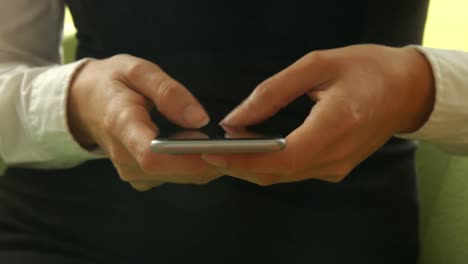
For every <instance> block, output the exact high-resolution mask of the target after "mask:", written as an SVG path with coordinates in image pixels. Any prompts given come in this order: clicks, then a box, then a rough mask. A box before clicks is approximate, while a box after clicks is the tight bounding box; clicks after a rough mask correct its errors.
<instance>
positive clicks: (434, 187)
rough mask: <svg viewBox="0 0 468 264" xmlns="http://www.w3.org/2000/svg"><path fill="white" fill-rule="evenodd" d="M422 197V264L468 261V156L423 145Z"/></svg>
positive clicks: (419, 157)
mask: <svg viewBox="0 0 468 264" xmlns="http://www.w3.org/2000/svg"><path fill="white" fill-rule="evenodd" d="M416 165H417V172H418V176H419V183H420V184H419V185H420V197H421V229H420V230H421V258H420V264H452V263H453V264H455V263H457V264H458V263H468V250H466V249H467V248H468V157H457V156H449V155H447V154H445V153H443V152H441V151H440V150H438V149H436V148H435V147H434V146H432V145H428V144H422V145H421V146H420V149H419V150H418V153H417V159H416Z"/></svg>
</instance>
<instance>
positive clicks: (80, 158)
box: [28, 59, 105, 167]
mask: <svg viewBox="0 0 468 264" xmlns="http://www.w3.org/2000/svg"><path fill="white" fill-rule="evenodd" d="M88 61H90V59H83V60H80V61H77V62H74V63H71V64H67V65H62V66H60V67H53V68H51V69H49V70H47V71H46V72H44V73H43V74H40V75H39V76H38V77H37V78H36V80H34V82H33V84H32V85H33V87H34V88H33V91H32V93H31V105H30V108H29V113H28V114H29V116H30V126H31V127H30V130H29V131H31V132H32V133H33V135H32V138H35V139H36V140H37V142H38V144H39V145H40V146H42V148H43V149H44V150H45V152H46V153H47V156H48V159H49V160H50V161H51V162H48V164H47V165H46V166H47V167H50V166H51V165H52V164H51V163H53V165H55V166H59V167H72V166H76V165H78V164H80V163H82V162H84V161H86V160H90V159H99V158H104V157H105V156H104V154H103V152H102V151H101V150H100V149H95V150H91V151H90V150H86V149H84V148H83V147H81V146H80V144H79V143H78V142H77V141H76V140H75V139H74V137H73V136H72V134H71V132H70V129H69V127H68V120H67V97H68V91H69V88H70V84H71V81H72V79H73V76H74V75H75V73H76V72H77V71H78V70H79V69H80V68H81V67H82V66H83V65H84V64H86V63H87V62H88ZM53 165H52V166H53ZM39 166H40V165H39Z"/></svg>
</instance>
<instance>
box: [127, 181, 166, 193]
mask: <svg viewBox="0 0 468 264" xmlns="http://www.w3.org/2000/svg"><path fill="white" fill-rule="evenodd" d="M129 184H130V185H131V186H132V187H133V189H135V190H137V191H140V192H146V191H149V190H151V189H153V188H155V187H158V186H160V185H162V184H163V183H162V182H157V181H154V182H130V183H129Z"/></svg>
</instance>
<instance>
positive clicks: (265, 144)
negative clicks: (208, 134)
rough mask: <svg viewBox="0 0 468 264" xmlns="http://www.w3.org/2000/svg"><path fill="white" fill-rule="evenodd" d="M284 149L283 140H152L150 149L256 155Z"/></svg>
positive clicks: (173, 151) (170, 152) (173, 152)
mask: <svg viewBox="0 0 468 264" xmlns="http://www.w3.org/2000/svg"><path fill="white" fill-rule="evenodd" d="M285 147H286V140H285V139H284V138H265V139H261V138H259V139H242V138H239V139H237V138H236V139H227V140H226V139H196V140H191V139H183V140H180V139H179V140H177V139H170V140H168V139H157V138H156V139H153V140H152V141H151V149H152V151H154V152H157V153H165V154H195V153H258V152H274V151H281V150H283V149H284V148H285Z"/></svg>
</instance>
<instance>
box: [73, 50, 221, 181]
mask: <svg viewBox="0 0 468 264" xmlns="http://www.w3.org/2000/svg"><path fill="white" fill-rule="evenodd" d="M152 105H156V107H157V109H158V111H159V112H161V113H162V114H163V115H165V116H166V117H167V118H168V119H169V120H171V121H172V122H174V123H176V124H178V125H180V126H182V127H187V128H199V127H202V126H204V125H206V124H207V123H208V122H209V117H208V115H207V114H206V112H205V110H204V109H203V107H202V106H201V105H200V103H199V102H198V101H197V100H196V99H195V98H194V97H193V95H192V94H191V93H190V92H189V91H188V90H187V89H186V88H184V87H183V86H182V85H181V84H180V83H178V82H177V81H175V80H173V79H172V78H171V77H170V76H168V75H167V74H166V73H164V72H163V71H162V70H161V69H160V68H159V67H158V66H156V65H154V64H152V63H150V62H148V61H145V60H143V59H139V58H136V57H132V56H129V55H117V56H114V57H112V58H109V59H106V60H94V61H90V62H88V63H87V64H85V65H84V66H83V67H82V68H81V69H80V70H79V72H78V73H76V75H75V77H74V79H73V81H72V84H71V86H70V91H69V97H68V109H67V115H68V123H69V127H70V130H71V133H72V134H73V136H74V137H75V138H76V139H77V141H78V142H79V143H80V144H81V145H82V146H84V147H90V146H93V145H96V144H97V145H99V146H100V147H101V148H102V149H103V150H104V152H105V153H106V154H107V155H108V157H109V158H110V159H111V160H112V162H113V164H114V166H115V168H116V169H117V171H118V173H119V175H120V177H121V178H122V180H124V181H126V182H129V183H130V184H131V185H132V186H133V187H134V188H135V189H137V190H148V189H150V188H152V187H155V186H158V185H159V184H161V183H162V182H173V183H206V182H209V181H211V180H213V179H215V178H217V177H219V176H220V174H219V173H218V172H217V171H216V170H214V169H213V168H212V167H211V166H210V165H208V164H206V163H205V162H204V161H203V160H202V159H201V156H200V155H178V156H173V155H163V154H156V153H153V152H152V151H151V150H150V142H151V140H152V139H154V138H155V137H156V136H157V134H158V127H157V126H156V124H154V123H153V122H152V120H151V118H150V115H149V114H148V110H149V109H150V108H151V107H152Z"/></svg>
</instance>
